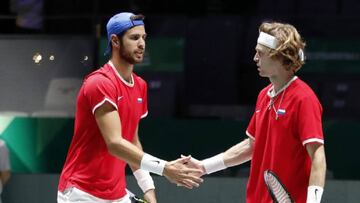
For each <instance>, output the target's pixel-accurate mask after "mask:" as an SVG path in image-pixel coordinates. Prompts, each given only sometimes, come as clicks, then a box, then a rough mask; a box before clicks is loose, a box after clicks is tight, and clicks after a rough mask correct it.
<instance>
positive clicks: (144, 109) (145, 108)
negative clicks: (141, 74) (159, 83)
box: [141, 81, 148, 118]
mask: <svg viewBox="0 0 360 203" xmlns="http://www.w3.org/2000/svg"><path fill="white" fill-rule="evenodd" d="M142 95H143V99H144V102H143V107H142V114H141V118H145V117H146V116H147V115H148V101H147V100H148V99H147V98H148V96H147V95H148V88H147V84H146V82H145V81H144V88H143V92H142Z"/></svg>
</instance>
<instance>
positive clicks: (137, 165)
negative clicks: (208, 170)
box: [58, 13, 202, 203]
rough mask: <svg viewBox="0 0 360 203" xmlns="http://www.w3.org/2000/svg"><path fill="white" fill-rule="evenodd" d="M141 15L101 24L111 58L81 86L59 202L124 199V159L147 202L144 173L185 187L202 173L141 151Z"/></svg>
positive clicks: (124, 202) (151, 198)
mask: <svg viewBox="0 0 360 203" xmlns="http://www.w3.org/2000/svg"><path fill="white" fill-rule="evenodd" d="M143 19H144V16H142V15H134V14H132V13H119V14H117V15H115V16H113V17H112V18H111V19H110V20H109V22H108V24H107V26H106V28H107V33H108V35H107V36H108V48H107V50H106V54H111V57H110V60H109V62H108V63H106V64H105V65H104V66H103V67H102V68H100V69H99V70H96V71H94V72H93V73H91V74H90V75H88V76H87V77H86V78H85V80H84V83H83V85H82V87H81V89H80V92H79V95H78V99H77V108H76V117H75V130H74V136H73V139H72V143H71V145H70V148H69V151H68V155H67V158H66V161H65V164H64V167H63V170H62V173H61V176H60V181H59V187H58V203H65V202H67V203H71V202H106V203H112V202H119V203H129V202H130V199H129V194H128V193H127V192H126V182H125V181H126V178H125V167H126V163H128V164H129V165H130V167H131V169H132V170H133V171H134V176H135V177H136V179H137V182H138V184H139V186H140V188H141V189H142V191H143V192H144V198H145V200H147V201H148V202H150V203H154V202H156V197H155V191H154V189H155V187H154V182H153V180H152V178H151V176H150V174H149V172H152V173H155V174H158V175H164V176H165V177H166V178H167V179H168V180H169V181H170V182H173V183H175V184H177V185H183V186H185V187H187V188H190V189H191V188H193V187H194V186H195V187H197V186H199V183H201V182H202V179H201V178H199V177H197V176H195V175H192V174H194V173H199V172H201V171H200V170H198V169H189V168H187V167H186V166H185V165H184V163H186V162H188V161H189V159H190V157H185V158H180V159H177V160H175V161H171V162H167V161H164V160H161V159H159V158H156V157H154V156H151V155H149V154H147V153H144V152H143V151H142V147H141V143H140V141H139V136H138V127H139V121H140V119H141V118H144V117H146V116H147V114H148V111H147V85H146V82H145V81H144V80H143V79H141V78H140V77H138V76H137V75H136V74H135V73H133V68H134V64H138V63H140V62H142V60H143V56H144V52H145V39H146V32H145V27H144V22H143Z"/></svg>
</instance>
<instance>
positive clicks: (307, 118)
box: [297, 96, 324, 145]
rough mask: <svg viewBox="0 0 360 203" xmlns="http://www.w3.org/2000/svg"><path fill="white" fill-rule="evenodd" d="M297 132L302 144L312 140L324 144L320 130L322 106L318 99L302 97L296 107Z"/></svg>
mask: <svg viewBox="0 0 360 203" xmlns="http://www.w3.org/2000/svg"><path fill="white" fill-rule="evenodd" d="M297 112H298V132H299V136H300V139H301V141H302V144H303V145H306V144H308V143H312V142H318V143H321V144H324V136H323V131H322V122H321V116H322V107H321V104H320V102H319V101H318V99H317V98H316V97H315V96H314V97H308V98H305V99H303V100H302V101H301V102H300V104H299V109H298V111H297Z"/></svg>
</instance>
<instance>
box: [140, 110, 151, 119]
mask: <svg viewBox="0 0 360 203" xmlns="http://www.w3.org/2000/svg"><path fill="white" fill-rule="evenodd" d="M148 113H149V112H148V111H146V113H144V114H143V115H141V117H140V118H145V117H146V116H147V115H148Z"/></svg>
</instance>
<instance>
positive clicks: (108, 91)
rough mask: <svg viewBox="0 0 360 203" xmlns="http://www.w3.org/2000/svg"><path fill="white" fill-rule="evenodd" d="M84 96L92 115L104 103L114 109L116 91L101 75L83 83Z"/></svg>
mask: <svg viewBox="0 0 360 203" xmlns="http://www.w3.org/2000/svg"><path fill="white" fill-rule="evenodd" d="M84 95H85V97H86V98H87V100H88V102H89V105H90V108H91V110H92V113H93V114H94V113H95V110H96V109H97V108H99V107H100V106H101V105H103V104H104V103H105V102H108V103H110V104H111V105H113V106H114V107H115V108H116V109H118V107H117V102H116V101H117V91H116V87H115V85H114V84H113V83H112V82H111V80H110V79H109V78H107V77H105V76H102V75H96V76H93V77H90V78H88V79H87V80H86V81H85V83H84Z"/></svg>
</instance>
